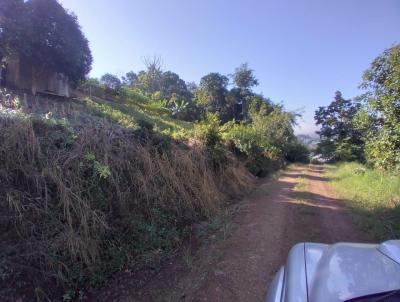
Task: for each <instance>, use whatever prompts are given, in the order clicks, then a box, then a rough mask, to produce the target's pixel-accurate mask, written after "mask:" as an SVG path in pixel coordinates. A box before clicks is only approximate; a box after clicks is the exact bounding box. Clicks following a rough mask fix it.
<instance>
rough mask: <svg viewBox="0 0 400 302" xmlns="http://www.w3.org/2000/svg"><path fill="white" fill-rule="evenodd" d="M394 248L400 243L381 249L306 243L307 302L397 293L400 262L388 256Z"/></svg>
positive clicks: (361, 245) (354, 244)
mask: <svg viewBox="0 0 400 302" xmlns="http://www.w3.org/2000/svg"><path fill="white" fill-rule="evenodd" d="M385 244H386V245H385ZM396 247H397V248H398V249H399V248H400V241H399V240H396V241H395V240H392V241H388V242H386V243H383V244H381V245H376V244H357V243H337V244H333V245H327V244H316V243H305V246H304V249H305V264H306V265H305V266H306V277H307V278H306V279H307V280H306V283H307V293H308V301H309V302H318V301H326V302H338V301H341V302H342V301H346V300H349V299H352V298H357V297H362V296H366V295H371V294H376V293H382V292H387V291H391V290H397V289H400V263H398V262H396V259H400V258H396V257H397V256H399V255H397V254H392V255H390V253H391V252H393V251H394V252H396ZM388 254H389V255H388Z"/></svg>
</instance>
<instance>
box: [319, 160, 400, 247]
mask: <svg viewBox="0 0 400 302" xmlns="http://www.w3.org/2000/svg"><path fill="white" fill-rule="evenodd" d="M326 176H327V177H328V178H329V179H330V180H331V181H330V184H331V186H332V188H333V189H334V190H335V191H336V192H337V194H338V195H339V196H340V197H342V198H343V199H345V200H348V201H349V203H348V205H349V206H350V208H351V209H352V210H353V212H354V213H355V215H356V216H355V217H356V219H357V220H358V222H359V223H360V224H361V225H362V226H364V227H365V228H366V229H367V230H368V231H369V233H370V235H371V237H372V238H374V239H376V240H384V239H393V238H397V237H399V236H400V177H399V176H398V175H395V174H390V173H387V172H382V171H378V170H373V169H369V168H366V167H364V166H362V165H361V164H357V163H341V164H337V165H331V166H327V169H326Z"/></svg>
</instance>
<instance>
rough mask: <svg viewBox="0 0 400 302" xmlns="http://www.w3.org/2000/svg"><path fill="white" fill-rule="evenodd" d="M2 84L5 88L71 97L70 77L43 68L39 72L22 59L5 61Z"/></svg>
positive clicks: (1, 74)
mask: <svg viewBox="0 0 400 302" xmlns="http://www.w3.org/2000/svg"><path fill="white" fill-rule="evenodd" d="M0 77H1V79H0V84H1V85H2V86H5V87H10V88H18V89H25V90H29V91H31V92H32V94H34V95H35V94H36V93H45V94H54V95H58V96H65V97H69V96H70V84H69V81H68V77H66V76H65V75H64V74H62V73H57V72H53V71H50V70H48V69H45V68H43V69H42V70H39V69H38V68H35V67H34V66H33V64H32V63H31V62H30V61H29V60H28V59H24V58H22V57H19V58H13V59H6V60H4V59H3V62H2V67H1V73H0Z"/></svg>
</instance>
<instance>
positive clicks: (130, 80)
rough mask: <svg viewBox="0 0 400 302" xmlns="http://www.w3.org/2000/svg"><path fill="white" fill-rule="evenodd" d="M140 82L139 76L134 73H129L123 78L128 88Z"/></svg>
mask: <svg viewBox="0 0 400 302" xmlns="http://www.w3.org/2000/svg"><path fill="white" fill-rule="evenodd" d="M137 82H138V76H137V74H136V73H134V72H133V71H129V72H127V73H126V75H125V76H123V77H122V83H123V84H124V85H126V86H129V87H133V86H135V85H136V84H137Z"/></svg>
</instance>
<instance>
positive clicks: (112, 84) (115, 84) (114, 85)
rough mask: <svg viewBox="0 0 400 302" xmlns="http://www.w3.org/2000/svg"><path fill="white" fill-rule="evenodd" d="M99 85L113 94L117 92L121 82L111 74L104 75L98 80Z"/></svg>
mask: <svg viewBox="0 0 400 302" xmlns="http://www.w3.org/2000/svg"><path fill="white" fill-rule="evenodd" d="M100 84H102V85H103V86H104V87H105V88H106V89H109V90H112V91H114V92H118V91H119V90H120V89H121V86H122V83H121V80H120V79H119V78H118V77H117V76H115V75H113V74H111V73H106V74H104V75H103V76H102V77H101V78H100Z"/></svg>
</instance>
